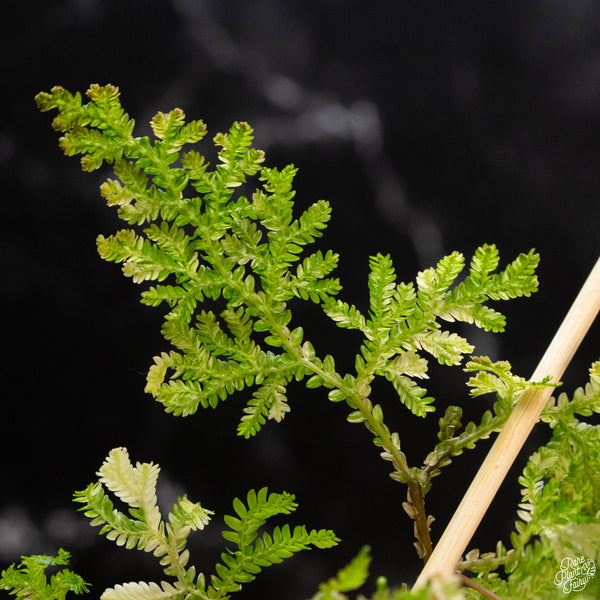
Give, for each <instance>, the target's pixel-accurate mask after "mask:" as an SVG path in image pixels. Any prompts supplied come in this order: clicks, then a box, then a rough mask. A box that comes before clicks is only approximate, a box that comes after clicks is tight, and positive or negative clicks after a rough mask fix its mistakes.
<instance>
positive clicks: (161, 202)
mask: <svg viewBox="0 0 600 600" xmlns="http://www.w3.org/2000/svg"><path fill="white" fill-rule="evenodd" d="M87 95H88V96H89V98H90V99H91V101H90V102H88V103H87V104H83V103H82V98H81V95H80V94H75V95H72V94H70V93H69V92H67V91H66V90H64V89H62V88H60V87H56V88H53V89H52V90H51V92H50V93H41V94H38V96H37V97H36V101H37V103H38V106H39V108H40V109H41V110H44V111H46V110H51V109H58V112H59V114H58V116H57V117H56V118H55V119H54V121H53V126H54V128H55V129H56V130H58V131H61V132H63V133H64V135H63V137H62V138H61V142H60V145H61V148H62V149H63V151H64V152H65V153H66V154H68V155H72V154H82V155H83V158H82V166H83V168H84V169H85V170H90V169H91V168H96V167H98V166H100V164H101V163H102V162H107V163H114V172H115V174H116V176H117V178H118V179H109V180H107V181H106V182H105V183H104V184H103V185H102V188H101V191H102V195H103V196H104V197H105V198H106V200H107V201H108V204H109V205H114V206H117V207H118V210H119V216H120V217H121V218H122V219H124V220H125V221H126V222H127V223H128V224H129V225H130V226H132V227H130V228H128V229H123V230H121V231H119V232H117V233H116V234H115V235H112V236H109V237H104V236H99V238H98V250H99V252H100V255H101V256H102V257H103V258H104V259H106V260H109V261H115V262H121V263H123V271H124V273H125V274H126V275H127V276H130V277H132V279H133V280H134V281H135V282H137V283H141V282H145V281H154V282H157V284H156V285H154V286H152V287H150V288H149V289H148V290H146V291H145V292H144V293H143V294H142V302H144V303H145V304H148V305H152V306H157V305H159V304H166V305H167V306H168V307H169V309H170V310H169V312H168V314H167V315H166V318H165V324H164V326H163V334H164V336H165V337H166V338H167V339H168V340H169V341H170V342H171V343H172V345H173V346H174V347H175V350H172V351H171V352H168V353H167V352H165V353H162V354H161V355H160V356H158V357H156V358H155V364H154V365H153V366H152V367H151V369H150V371H149V374H148V381H147V386H146V390H147V391H148V392H149V393H151V394H153V395H154V396H155V397H156V399H157V400H158V401H160V402H162V403H163V404H164V406H165V408H166V410H167V411H168V412H171V413H173V414H175V415H189V414H192V413H194V412H195V411H196V410H197V409H198V407H199V406H202V407H204V408H206V407H209V406H210V407H215V406H217V404H218V403H219V402H221V401H223V400H225V399H226V398H227V397H228V396H229V395H231V394H232V393H234V392H236V391H238V390H241V389H243V388H246V387H254V394H253V396H252V398H251V400H250V401H249V402H248V405H247V407H246V408H245V409H244V414H243V418H242V421H241V424H240V427H239V433H240V434H241V435H244V436H246V437H248V436H250V435H253V434H255V433H256V432H257V431H258V430H259V429H260V428H261V427H262V425H263V424H264V423H265V420H266V419H274V420H277V421H279V420H281V419H282V418H283V417H284V416H285V414H286V413H287V412H288V410H289V407H288V405H287V399H286V386H287V384H288V383H289V382H290V381H291V380H292V379H294V378H296V379H302V378H303V377H304V376H305V375H307V374H308V373H309V372H310V374H312V371H311V370H310V369H308V368H307V362H309V361H310V360H311V358H312V357H313V356H314V349H313V348H312V346H311V345H310V343H304V344H303V343H302V342H303V339H302V338H303V332H302V329H301V328H295V329H291V328H290V327H288V325H289V323H290V320H291V313H290V311H289V309H288V306H287V304H288V301H289V300H291V299H293V298H299V299H303V300H310V301H312V302H321V301H324V300H326V299H327V298H329V297H330V296H331V295H333V294H336V293H337V292H338V291H339V289H340V285H339V282H338V280H337V279H335V278H331V277H329V275H330V273H331V272H332V271H333V269H334V268H335V267H336V265H337V262H338V256H337V254H335V253H333V252H331V251H327V252H324V253H323V252H322V251H320V250H318V251H315V252H312V253H306V252H305V248H306V247H307V246H308V245H310V244H312V243H313V242H315V240H316V238H318V237H319V236H321V233H322V230H323V229H324V228H325V226H326V224H327V221H328V220H329V218H330V206H329V204H328V203H327V202H325V201H323V200H320V201H318V202H316V203H314V204H312V205H311V206H309V207H308V208H307V209H306V210H304V212H302V214H301V215H300V216H299V217H298V218H294V215H293V207H294V203H293V198H294V194H295V192H294V191H293V189H292V182H293V179H294V175H295V173H296V169H295V168H294V167H293V165H289V166H287V167H285V168H284V169H282V170H278V169H276V168H262V167H261V164H262V162H263V160H264V153H263V152H262V151H260V150H256V149H254V148H252V146H251V142H252V139H253V136H252V129H251V128H250V127H249V125H248V124H247V123H234V124H233V126H232V127H231V128H230V130H229V132H228V133H219V134H217V135H216V136H215V137H214V143H215V145H216V146H217V147H218V148H219V151H218V153H217V163H216V165H215V166H214V167H213V168H211V165H210V164H209V162H208V161H207V160H206V159H205V157H204V156H203V155H201V154H200V153H199V152H198V151H196V150H189V151H187V152H180V151H181V149H182V148H183V146H184V145H186V144H194V143H196V142H198V141H200V140H201V139H202V137H204V135H205V133H206V128H205V126H204V124H203V123H202V122H201V121H192V122H190V123H188V124H185V122H184V117H185V115H184V113H183V112H182V111H181V110H180V109H175V110H173V111H171V112H170V113H168V114H164V113H158V114H157V115H156V116H155V117H154V118H153V119H152V121H151V127H152V130H153V133H154V136H155V138H156V140H155V141H153V142H152V141H150V139H149V138H148V137H133V135H132V131H133V121H132V120H129V119H128V117H127V115H126V114H125V113H124V112H123V109H122V108H121V106H120V100H119V90H118V88H116V87H114V86H110V85H108V86H103V87H101V86H97V85H94V86H92V87H91V88H90V89H89V90H88V92H87ZM255 175H256V176H257V177H258V181H259V183H260V186H259V187H258V188H257V189H256V190H255V191H254V193H253V194H252V196H251V198H250V199H248V198H247V197H246V196H244V195H237V196H236V195H234V192H235V191H236V189H238V188H244V186H245V185H246V184H247V179H248V177H250V176H255ZM188 193H189V194H190V195H189V196H188V195H187V194H188ZM144 225H145V227H142V226H144ZM134 226H136V227H137V229H136V228H134ZM163 282H164V283H163ZM207 300H208V301H217V300H219V301H220V302H221V310H220V311H219V312H218V314H215V312H213V311H212V310H202V311H200V312H199V313H198V314H196V313H195V310H196V307H197V305H198V304H199V303H201V302H204V301H207ZM223 305H224V306H223ZM269 348H271V349H269ZM275 349H276V350H275Z"/></svg>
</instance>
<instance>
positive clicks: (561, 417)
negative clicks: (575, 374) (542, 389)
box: [541, 361, 600, 427]
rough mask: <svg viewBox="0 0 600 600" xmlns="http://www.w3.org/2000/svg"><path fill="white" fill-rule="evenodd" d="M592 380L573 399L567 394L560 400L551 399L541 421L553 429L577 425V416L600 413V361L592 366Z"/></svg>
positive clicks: (562, 395) (560, 397) (576, 392)
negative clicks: (559, 426)
mask: <svg viewBox="0 0 600 600" xmlns="http://www.w3.org/2000/svg"><path fill="white" fill-rule="evenodd" d="M589 373H590V380H589V383H587V384H586V386H585V388H577V389H576V390H575V392H574V394H573V398H572V399H569V398H568V396H567V394H564V393H563V394H560V396H558V398H554V397H553V398H550V400H549V401H548V404H547V406H546V408H545V409H544V411H543V412H542V415H541V419H542V421H545V422H546V423H548V424H550V426H551V427H557V426H558V425H560V424H562V425H563V426H564V425H567V424H568V425H576V424H577V423H578V419H577V417H576V415H581V416H583V417H589V416H591V415H592V414H594V413H600V361H597V362H595V363H593V364H592V366H591V367H590V370H589Z"/></svg>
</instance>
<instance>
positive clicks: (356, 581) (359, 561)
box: [313, 546, 371, 600]
mask: <svg viewBox="0 0 600 600" xmlns="http://www.w3.org/2000/svg"><path fill="white" fill-rule="evenodd" d="M370 552H371V548H370V547H369V546H363V547H362V548H361V549H360V552H359V553H358V554H357V555H356V556H355V557H354V558H353V559H352V560H351V561H350V562H349V563H348V564H347V565H346V566H345V567H343V568H342V569H340V570H339V571H338V572H337V574H336V576H335V577H332V578H331V579H329V580H328V581H327V582H325V583H322V584H321V585H319V592H318V593H317V594H315V596H313V600H338V599H339V594H337V592H351V591H353V590H357V589H358V588H360V587H362V586H363V585H364V584H365V582H366V581H367V578H368V576H369V566H370V565H371V554H370Z"/></svg>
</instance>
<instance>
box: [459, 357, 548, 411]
mask: <svg viewBox="0 0 600 600" xmlns="http://www.w3.org/2000/svg"><path fill="white" fill-rule="evenodd" d="M464 371H465V372H466V373H475V375H474V376H473V377H471V378H470V379H469V381H467V385H468V386H469V387H470V388H471V396H480V395H482V394H489V393H496V394H498V396H499V397H500V398H501V399H502V400H503V401H504V402H505V403H506V404H507V406H512V405H513V404H514V403H515V402H516V401H517V399H518V397H519V395H520V394H521V393H522V392H523V391H524V390H525V389H526V388H527V387H535V388H545V387H557V386H559V385H560V384H558V383H549V382H548V381H547V380H543V381H538V382H536V381H528V380H527V379H525V378H524V377H520V376H518V375H513V374H512V373H511V365H510V363H509V362H508V361H505V360H502V361H498V362H493V361H492V360H491V359H490V358H489V357H487V356H472V357H471V360H470V361H469V362H468V363H467V364H466V366H465V368H464Z"/></svg>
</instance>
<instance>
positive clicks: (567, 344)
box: [413, 259, 600, 590]
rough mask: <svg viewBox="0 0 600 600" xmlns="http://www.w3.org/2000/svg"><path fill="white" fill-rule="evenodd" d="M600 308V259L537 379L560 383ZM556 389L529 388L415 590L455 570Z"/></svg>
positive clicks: (535, 376) (536, 371)
mask: <svg viewBox="0 0 600 600" xmlns="http://www.w3.org/2000/svg"><path fill="white" fill-rule="evenodd" d="M598 311H600V259H598V261H597V262H596V264H595V266H594V268H593V269H592V271H591V272H590V275H589V276H588V278H587V280H586V282H585V283H584V284H583V287H582V288H581V290H580V292H579V294H578V296H577V298H576V299H575V301H574V302H573V304H572V306H571V308H570V309H569V312H568V313H567V316H566V317H565V319H564V321H563V323H562V325H561V326H560V328H559V329H558V331H557V332H556V335H555V336H554V339H553V340H552V342H551V343H550V345H549V346H548V349H547V350H546V353H545V354H544V356H543V357H542V360H541V361H540V363H539V365H538V366H537V368H536V370H535V371H534V373H533V375H532V376H531V381H541V380H542V379H543V378H544V377H547V376H550V377H551V380H552V381H553V382H558V381H559V380H560V378H561V377H562V375H563V373H564V371H565V369H566V368H567V365H568V364H569V362H570V361H571V359H572V358H573V355H574V354H575V351H576V350H577V348H578V347H579V345H580V344H581V342H582V340H583V338H584V336H585V334H586V333H587V330H588V329H589V327H590V325H591V324H592V322H593V321H594V319H595V318H596V315H597V314H598ZM551 394H552V388H545V389H534V388H527V389H526V390H525V391H524V392H523V394H522V396H521V398H519V400H518V402H517V404H516V405H515V407H514V409H513V412H512V413H511V415H510V417H509V418H508V420H507V422H506V424H505V425H504V427H503V429H502V431H501V432H500V434H499V435H498V437H497V438H496V441H495V442H494V445H493V446H492V448H491V449H490V451H489V453H488V455H487V457H486V459H485V460H484V462H483V464H482V465H481V467H480V468H479V471H478V472H477V475H476V476H475V479H473V481H472V482H471V485H470V486H469V489H468V490H467V492H466V494H465V495H464V497H463V499H462V501H461V503H460V505H459V506H458V508H457V509H456V512H455V513H454V516H453V517H452V519H451V520H450V523H449V524H448V526H447V527H446V530H445V531H444V533H443V535H442V537H441V538H440V541H439V542H438V543H437V545H436V546H435V548H434V550H433V553H432V555H431V556H430V558H429V560H428V561H427V564H426V565H425V567H424V568H423V570H422V572H421V574H420V575H419V578H418V579H417V581H416V583H415V586H414V588H413V589H415V590H417V589H419V588H421V587H423V585H424V584H425V581H426V580H427V579H428V578H429V577H432V576H436V575H442V576H443V575H449V574H450V573H453V572H454V570H455V568H456V565H457V563H458V562H459V560H460V558H461V556H462V554H463V553H464V551H465V548H466V547H467V544H468V543H469V542H470V541H471V538H472V537H473V534H474V533H475V530H476V529H477V527H478V525H479V523H480V522H481V520H482V519H483V516H484V514H485V512H486V511H487V509H488V507H489V505H490V504H491V502H492V500H493V498H494V496H495V495H496V492H497V491H498V488H499V487H500V484H501V483H502V481H503V479H504V477H505V476H506V474H507V473H508V470H509V469H510V467H511V465H512V464H513V462H514V460H515V458H516V457H517V454H518V453H519V450H520V449H521V447H522V446H523V444H524V443H525V440H526V439H527V437H528V435H529V433H530V431H531V430H532V429H533V426H534V425H535V423H536V422H537V420H538V418H539V416H540V413H541V412H542V410H543V409H544V407H545V406H546V403H547V401H548V399H549V397H550V395H551Z"/></svg>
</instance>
